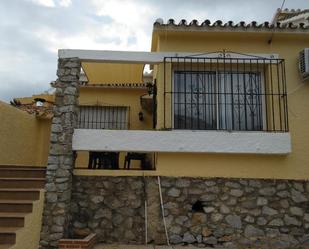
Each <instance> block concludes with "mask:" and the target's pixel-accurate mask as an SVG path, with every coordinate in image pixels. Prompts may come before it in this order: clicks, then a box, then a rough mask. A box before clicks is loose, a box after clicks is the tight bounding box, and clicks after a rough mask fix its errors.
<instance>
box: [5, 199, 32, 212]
mask: <svg viewBox="0 0 309 249" xmlns="http://www.w3.org/2000/svg"><path fill="white" fill-rule="evenodd" d="M32 202H33V201H32V200H0V212H22V213H28V212H32V208H33V203H32Z"/></svg>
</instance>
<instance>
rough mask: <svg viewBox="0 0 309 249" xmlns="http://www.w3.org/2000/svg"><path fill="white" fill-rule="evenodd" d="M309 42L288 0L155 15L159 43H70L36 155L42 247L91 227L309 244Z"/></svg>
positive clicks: (147, 237)
mask: <svg viewBox="0 0 309 249" xmlns="http://www.w3.org/2000/svg"><path fill="white" fill-rule="evenodd" d="M297 16H298V17H297ZM296 17H297V18H298V19H297V18H296ZM289 18H294V19H297V20H298V21H297V22H295V23H294V22H293V21H290V22H289V21H288V20H289ZM294 19H293V20H294ZM277 21H278V22H277ZM303 22H305V23H303ZM308 44H309V26H308V19H307V11H298V10H297V11H295V10H293V11H289V10H285V11H278V13H276V14H275V16H274V20H273V22H272V23H268V22H265V23H261V24H258V23H256V22H251V23H248V24H246V23H244V22H240V23H238V24H233V22H228V23H222V22H221V21H217V22H214V23H211V22H210V21H208V20H206V21H204V22H202V23H198V22H197V21H196V20H193V21H192V22H190V23H189V22H187V21H186V20H181V21H180V23H175V21H174V20H172V19H171V20H168V21H167V22H164V21H163V20H162V19H158V20H157V21H156V22H155V23H154V26H153V33H152V44H151V52H129V51H94V50H70V49H61V50H59V52H58V57H59V61H58V70H57V76H58V79H57V80H56V81H55V82H54V83H53V86H54V87H55V94H54V100H53V101H52V102H53V106H54V109H53V117H52V119H50V121H51V126H50V127H48V128H47V127H46V129H50V137H49V138H48V137H47V136H45V135H44V136H43V137H42V138H41V141H45V142H43V147H44V149H42V148H41V154H42V155H46V154H47V153H46V154H44V153H45V152H46V151H47V150H48V151H49V152H48V157H46V158H45V161H44V158H42V156H41V159H40V160H37V161H36V162H37V163H36V165H40V163H41V166H44V167H46V185H45V191H46V193H45V206H44V212H43V217H42V228H41V239H40V246H41V248H57V247H58V242H59V240H61V239H62V238H67V237H70V236H71V237H75V236H82V235H88V234H90V233H95V234H96V236H97V239H98V241H100V242H106V243H133V244H134V243H135V244H142V243H146V244H147V243H154V244H167V245H170V244H194V245H197V246H209V247H223V248H233V247H234V248H235V247H251V248H296V247H299V248H306V247H307V246H308V244H309V242H308V238H307V237H308V233H309V212H308V210H307V205H308V203H309V183H308V178H309V169H308V167H307V165H308V164H309V157H308V155H307V154H308V153H307V151H308V150H309V135H308V132H307V131H306V130H307V126H308V123H309V116H308V111H307V109H308V105H309V100H308V98H307V95H308V94H309V85H308V84H309V82H308V75H309V45H308ZM146 66H147V68H148V67H149V71H150V72H147V73H146V70H145V67H146ZM10 108H12V107H10ZM16 111H18V112H20V110H16ZM23 114H24V113H23ZM50 121H48V122H50ZM27 122H28V121H27ZM29 122H30V121H29ZM31 122H32V121H31ZM25 124H26V122H25ZM26 133H27V136H29V133H31V132H26ZM44 134H45V133H44ZM21 136H25V140H27V139H28V137H27V136H26V135H21ZM31 139H32V138H31ZM34 140H35V138H34ZM4 147H5V146H3V149H4V150H5V148H4ZM44 151H45V152H44ZM0 153H3V152H0ZM25 153H27V151H26V152H25ZM31 153H32V152H31ZM0 155H1V154H0ZM43 157H44V156H43ZM3 158H4V157H3ZM131 161H132V164H131V165H130V163H131ZM29 162H32V161H31V160H30V161H29V160H28V161H26V160H25V158H24V157H21V159H20V162H19V163H16V162H15V164H20V165H23V164H24V165H25V164H28V163H29ZM38 162H40V163H38ZM44 162H47V163H44ZM11 164H14V162H12V163H11Z"/></svg>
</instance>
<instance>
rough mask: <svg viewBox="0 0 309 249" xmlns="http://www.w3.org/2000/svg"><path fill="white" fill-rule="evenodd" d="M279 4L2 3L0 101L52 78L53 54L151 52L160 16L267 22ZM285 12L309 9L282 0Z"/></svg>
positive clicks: (37, 89) (151, 0) (299, 0)
mask: <svg viewBox="0 0 309 249" xmlns="http://www.w3.org/2000/svg"><path fill="white" fill-rule="evenodd" d="M281 3H282V0H184V1H183V0H0V13H1V15H0V37H1V39H0V55H1V56H0V100H4V101H9V100H11V99H12V98H13V97H21V96H31V95H32V94H37V93H41V92H43V91H46V90H48V89H49V88H50V85H49V83H50V82H51V81H53V80H55V79H56V75H55V73H56V67H57V50H58V49H63V48H72V49H74V48H75V49H102V50H109V49H110V50H132V51H134V50H135V51H137V50H139V51H142V50H144V51H147V50H148V51H149V49H150V39H151V31H152V25H153V22H154V21H155V20H156V19H157V18H159V17H161V18H163V19H164V21H166V20H167V19H169V18H174V19H175V20H176V21H179V20H180V19H187V20H189V21H190V20H192V19H197V20H199V21H203V20H205V19H210V20H211V21H216V20H218V19H221V20H223V21H229V20H233V21H234V22H239V21H241V20H243V21H246V22H249V21H252V20H257V21H259V22H262V21H270V20H271V18H272V16H273V14H274V12H275V11H276V9H277V8H278V7H280V6H281ZM285 7H286V8H302V9H304V8H309V1H308V0H286V3H285Z"/></svg>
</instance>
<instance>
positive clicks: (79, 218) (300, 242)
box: [71, 176, 309, 248]
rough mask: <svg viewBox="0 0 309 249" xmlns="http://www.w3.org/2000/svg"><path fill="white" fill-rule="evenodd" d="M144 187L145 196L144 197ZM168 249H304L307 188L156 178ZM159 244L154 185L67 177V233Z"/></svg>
mask: <svg viewBox="0 0 309 249" xmlns="http://www.w3.org/2000/svg"><path fill="white" fill-rule="evenodd" d="M144 182H145V190H146V194H144ZM161 184H162V194H163V201H164V209H165V216H166V217H165V218H166V223H167V229H168V235H169V238H170V242H171V243H172V244H195V245H198V246H199V247H206V246H207V247H228V248H234V247H237V248H308V246H309V183H308V182H303V181H289V180H256V179H255V180H244V179H223V178H211V179H209V178H208V179H205V178H172V177H161ZM145 197H146V199H147V202H148V206H147V210H148V212H147V214H148V242H153V243H155V244H165V243H166V239H165V234H164V227H163V223H162V216H161V211H160V205H159V203H160V202H159V194H158V184H157V178H156V177H145V180H143V178H142V177H87V176H75V177H74V186H73V198H72V215H73V220H72V224H71V230H72V231H73V230H74V231H75V232H77V233H79V232H87V231H88V232H90V231H93V232H96V233H97V234H98V239H99V240H100V241H105V242H122V243H144V233H145V223H144V222H145V221H144V218H145V216H144V200H145V199H144V198H145Z"/></svg>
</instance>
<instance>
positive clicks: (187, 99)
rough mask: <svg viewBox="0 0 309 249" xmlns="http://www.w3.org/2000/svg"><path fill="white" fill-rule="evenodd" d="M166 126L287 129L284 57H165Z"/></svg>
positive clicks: (260, 129)
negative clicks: (169, 116)
mask: <svg viewBox="0 0 309 249" xmlns="http://www.w3.org/2000/svg"><path fill="white" fill-rule="evenodd" d="M170 114H171V118H167V116H168V115H170ZM164 125H165V128H171V129H192V130H235V131H278V132H286V131H288V111H287V94H286V78H285V66H284V60H283V59H267V58H260V57H256V58H255V57H254V58H226V57H219V58H201V57H198V58H197V57H167V58H165V59H164Z"/></svg>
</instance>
